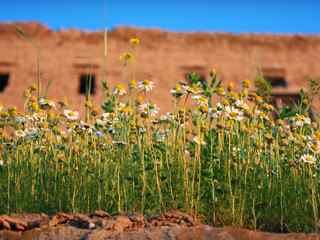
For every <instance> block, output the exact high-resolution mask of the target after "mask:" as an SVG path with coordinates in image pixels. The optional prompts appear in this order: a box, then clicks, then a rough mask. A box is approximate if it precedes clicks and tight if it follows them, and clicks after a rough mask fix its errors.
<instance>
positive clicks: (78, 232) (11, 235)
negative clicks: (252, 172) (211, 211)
mask: <svg viewBox="0 0 320 240" xmlns="http://www.w3.org/2000/svg"><path fill="white" fill-rule="evenodd" d="M0 239H1V240H2V239H8V240H16V239H30V240H31V239H33V240H34V239H39V240H40V239H41V240H44V239H57V240H58V239H59V240H63V239H70V240H73V239H80V240H85V239H87V240H103V239H131V240H138V239H139V240H140V239H155V240H157V239H159V240H160V239H163V240H169V239H181V240H187V239H188V240H189V239H195V240H197V239H201V240H206V239H214V240H237V239H239V240H247V239H252V240H253V239H255V240H264V239H266V240H272V239H282V240H284V239H295V240H300V239H301V240H304V239H306V240H307V239H308V240H315V239H319V240H320V235H317V234H302V233H290V234H274V233H263V232H256V231H250V230H246V229H239V228H232V227H226V228H215V227H212V226H208V225H204V224H201V223H199V222H198V221H196V220H195V219H194V218H193V217H191V216H189V215H186V214H184V213H181V212H178V211H171V212H168V213H166V214H163V215H159V216H156V217H152V218H148V219H147V218H145V217H144V216H142V215H139V214H136V215H118V216H110V215H109V214H108V213H106V212H103V211H96V212H95V213H94V214H91V215H84V214H66V213H58V214H56V215H54V216H51V217H49V216H47V215H45V214H22V215H10V216H7V215H2V216H0Z"/></svg>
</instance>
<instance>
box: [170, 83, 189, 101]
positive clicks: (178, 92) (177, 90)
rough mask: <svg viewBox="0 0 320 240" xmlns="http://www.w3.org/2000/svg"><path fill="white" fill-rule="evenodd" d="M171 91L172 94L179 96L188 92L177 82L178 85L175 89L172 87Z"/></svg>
mask: <svg viewBox="0 0 320 240" xmlns="http://www.w3.org/2000/svg"><path fill="white" fill-rule="evenodd" d="M170 92H171V94H172V96H174V97H176V98H179V97H182V96H183V95H184V94H185V93H186V90H185V89H184V88H183V87H182V86H181V84H179V83H177V84H176V86H175V87H174V88H173V89H171V91H170Z"/></svg>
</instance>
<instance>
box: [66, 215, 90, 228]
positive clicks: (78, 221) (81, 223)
mask: <svg viewBox="0 0 320 240" xmlns="http://www.w3.org/2000/svg"><path fill="white" fill-rule="evenodd" d="M70 225H72V226H75V227H78V228H86V229H94V228H95V227H96V224H95V223H94V222H93V220H92V219H91V218H89V217H88V216H86V215H84V214H75V215H74V216H73V218H72V219H71V220H70Z"/></svg>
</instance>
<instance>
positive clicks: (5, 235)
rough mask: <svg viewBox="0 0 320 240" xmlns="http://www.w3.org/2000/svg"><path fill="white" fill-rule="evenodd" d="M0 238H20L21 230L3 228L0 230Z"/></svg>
mask: <svg viewBox="0 0 320 240" xmlns="http://www.w3.org/2000/svg"><path fill="white" fill-rule="evenodd" d="M0 239H1V240H20V239H21V232H13V231H8V230H2V231H0Z"/></svg>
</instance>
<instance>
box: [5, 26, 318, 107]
mask: <svg viewBox="0 0 320 240" xmlns="http://www.w3.org/2000/svg"><path fill="white" fill-rule="evenodd" d="M18 25H19V27H20V28H21V29H23V31H25V32H26V33H27V34H28V35H29V36H30V37H31V38H32V39H33V41H34V43H36V44H37V45H38V46H39V47H40V49H41V59H40V67H41V72H42V76H41V81H42V86H45V85H46V84H47V82H48V81H50V80H51V81H52V83H53V84H52V86H51V87H50V89H49V96H50V97H51V98H52V99H54V100H61V99H63V98H64V97H67V98H68V100H69V103H70V105H71V106H72V107H73V108H76V109H79V108H80V106H81V105H82V104H83V103H84V96H81V95H80V94H79V76H80V75H81V74H83V73H86V72H93V73H94V74H95V75H96V81H97V92H96V94H95V95H94V97H93V99H94V101H95V102H97V103H98V102H99V101H100V100H101V98H102V88H101V81H102V80H103V79H104V78H105V76H107V80H108V82H109V84H110V85H111V86H113V85H114V84H116V83H120V82H122V83H125V84H126V83H127V81H128V80H129V79H131V78H132V77H133V76H131V75H130V74H129V73H130V72H132V70H133V69H134V70H133V71H134V72H135V78H136V79H137V80H141V79H150V80H152V81H154V82H155V85H156V87H155V90H154V92H153V94H152V97H151V98H152V100H153V101H155V103H157V104H158V105H159V106H160V107H161V108H162V110H163V111H166V110H169V109H170V108H171V98H170V93H169V90H170V88H171V87H173V86H174V84H175V83H176V82H177V81H179V80H183V79H184V77H185V74H186V73H187V72H188V71H193V70H196V71H199V72H200V73H202V74H204V75H207V74H208V72H209V70H210V69H211V68H213V67H214V68H216V69H218V72H219V73H220V75H221V78H222V80H223V81H224V83H226V82H229V81H233V82H235V83H236V84H237V83H240V81H241V80H244V79H253V78H254V76H255V75H256V73H257V68H260V69H265V71H266V72H270V74H271V75H272V74H274V75H279V74H280V75H282V76H283V77H284V78H285V79H286V81H287V82H288V87H287V88H280V90H279V91H284V92H296V91H297V90H298V89H299V88H301V87H305V86H306V85H307V78H308V77H319V76H320V67H319V63H320V36H310V35H309V36H303V35H268V34H263V35H262V34H259V35H258V34H229V33H175V32H165V31H161V30H144V29H134V28H117V29H114V30H112V31H110V32H108V41H107V43H108V44H107V46H108V47H107V59H105V58H104V57H103V55H104V41H103V32H84V31H78V30H72V29H71V30H61V31H52V30H50V29H48V28H47V27H45V26H43V25H40V24H38V23H19V24H18ZM132 37H138V38H140V39H141V44H140V46H139V47H138V49H137V51H136V56H137V63H136V64H134V65H131V67H129V68H127V69H126V70H124V69H123V66H122V64H121V62H120V60H119V56H120V55H121V54H122V53H123V52H124V51H127V50H128V48H129V40H130V38H132ZM36 63H37V52H36V50H35V49H34V47H32V45H31V44H30V42H28V41H26V40H25V39H23V38H21V36H19V34H17V31H16V28H15V26H14V25H13V24H0V74H1V73H7V72H8V73H10V79H9V85H8V86H7V88H6V89H5V90H4V91H3V92H1V93H0V102H1V103H2V104H3V105H5V106H8V105H9V106H12V105H16V106H18V107H19V108H22V107H23V99H22V93H23V90H24V89H25V88H26V87H28V86H30V85H31V84H32V83H35V81H36V78H37V71H36ZM88 66H89V67H88ZM130 68H131V69H130ZM105 74H106V75H105Z"/></svg>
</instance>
